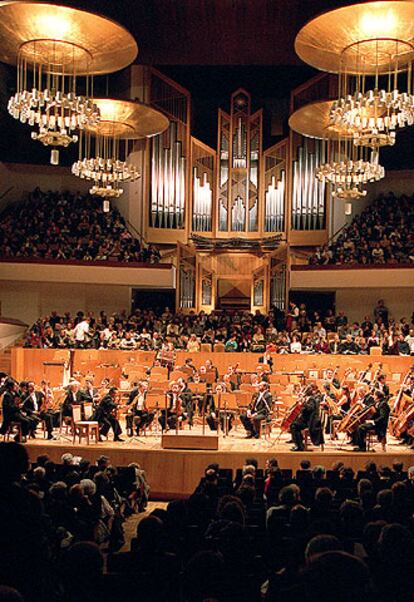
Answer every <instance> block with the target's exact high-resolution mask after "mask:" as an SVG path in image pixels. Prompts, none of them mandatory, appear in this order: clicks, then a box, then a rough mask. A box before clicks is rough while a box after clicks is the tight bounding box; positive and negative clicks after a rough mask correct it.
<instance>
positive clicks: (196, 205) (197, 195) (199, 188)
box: [193, 167, 213, 232]
mask: <svg viewBox="0 0 414 602" xmlns="http://www.w3.org/2000/svg"><path fill="white" fill-rule="evenodd" d="M207 177H208V175H207V173H206V172H204V173H203V175H202V177H201V178H200V177H199V176H198V175H197V168H196V167H195V168H194V172H193V230H194V231H196V232H211V216H212V209H213V191H212V190H211V186H210V182H209V181H208V179H207Z"/></svg>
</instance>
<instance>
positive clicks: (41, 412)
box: [23, 381, 59, 440]
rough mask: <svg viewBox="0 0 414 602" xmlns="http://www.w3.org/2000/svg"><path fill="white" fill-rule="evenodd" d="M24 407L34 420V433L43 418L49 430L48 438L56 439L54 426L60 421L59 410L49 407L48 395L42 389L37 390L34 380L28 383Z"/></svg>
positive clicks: (32, 432)
mask: <svg viewBox="0 0 414 602" xmlns="http://www.w3.org/2000/svg"><path fill="white" fill-rule="evenodd" d="M23 409H24V411H25V412H26V413H27V415H28V416H29V417H30V418H32V420H33V422H34V425H33V426H34V429H32V431H31V434H32V435H34V431H35V430H36V426H37V423H38V422H39V420H43V422H44V424H45V427H46V431H47V438H48V439H49V440H50V439H54V437H53V428H54V427H55V426H57V423H58V422H59V412H53V410H52V409H50V408H49V404H48V402H47V400H46V395H45V394H44V393H43V392H42V391H36V390H35V384H34V382H33V381H30V382H28V383H27V397H26V399H25V400H24V401H23Z"/></svg>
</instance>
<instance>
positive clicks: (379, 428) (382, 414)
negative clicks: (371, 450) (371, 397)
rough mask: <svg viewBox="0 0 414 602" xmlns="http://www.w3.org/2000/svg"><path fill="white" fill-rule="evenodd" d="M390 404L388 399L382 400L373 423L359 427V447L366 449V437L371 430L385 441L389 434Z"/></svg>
mask: <svg viewBox="0 0 414 602" xmlns="http://www.w3.org/2000/svg"><path fill="white" fill-rule="evenodd" d="M390 411H391V410H390V406H389V405H388V402H387V400H386V399H383V400H381V401H380V402H379V403H378V405H377V407H376V409H375V413H374V415H373V416H372V419H371V420H372V423H370V422H368V423H365V424H361V426H360V427H358V429H357V436H356V440H357V443H358V447H359V449H361V450H363V451H366V448H367V446H366V437H367V434H368V432H369V431H375V434H376V435H377V437H378V440H379V441H383V440H384V439H385V437H386V434H387V428H388V420H389V417H390Z"/></svg>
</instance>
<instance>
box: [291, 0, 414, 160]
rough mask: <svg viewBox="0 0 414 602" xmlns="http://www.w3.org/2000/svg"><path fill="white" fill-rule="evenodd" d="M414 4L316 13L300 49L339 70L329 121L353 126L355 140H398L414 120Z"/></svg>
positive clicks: (312, 60)
mask: <svg viewBox="0 0 414 602" xmlns="http://www.w3.org/2000/svg"><path fill="white" fill-rule="evenodd" d="M413 39H414V3H413V2H407V1H404V0H402V1H400V0H392V1H390V0H388V1H380V2H377V1H374V2H367V3H364V4H355V5H351V6H346V7H344V8H340V9H336V10H333V11H330V12H328V13H325V14H323V15H321V16H319V17H316V18H315V19H313V20H312V21H310V22H309V23H308V24H307V25H305V26H304V27H303V28H302V30H301V31H300V32H299V34H298V36H297V38H296V42H295V48H296V51H297V53H298V55H299V56H300V57H301V58H302V59H303V60H305V61H306V62H307V63H309V64H310V65H312V66H314V67H317V68H318V69H321V70H323V71H328V72H330V73H338V74H339V79H338V98H337V100H336V101H335V102H334V103H333V104H332V107H331V110H330V115H329V126H330V127H331V128H332V129H333V130H335V131H336V132H340V133H341V132H342V131H344V130H346V131H351V132H352V135H353V140H354V144H355V145H357V146H367V147H371V148H373V149H378V148H380V147H381V146H392V145H393V144H395V138H396V132H397V130H398V129H401V128H404V127H406V126H410V125H413V124H414V89H413V80H412V62H413V60H414V44H413Z"/></svg>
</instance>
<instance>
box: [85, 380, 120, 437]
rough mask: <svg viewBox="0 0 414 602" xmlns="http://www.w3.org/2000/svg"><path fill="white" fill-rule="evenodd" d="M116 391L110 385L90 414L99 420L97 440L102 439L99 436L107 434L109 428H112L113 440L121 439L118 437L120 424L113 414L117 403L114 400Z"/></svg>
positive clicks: (93, 418)
mask: <svg viewBox="0 0 414 602" xmlns="http://www.w3.org/2000/svg"><path fill="white" fill-rule="evenodd" d="M117 391H118V389H117V388H116V387H111V388H110V389H109V391H108V393H107V394H106V395H105V397H103V398H102V399H101V402H100V403H99V405H98V407H97V408H96V410H95V412H94V414H93V416H92V420H96V421H97V422H99V427H100V429H99V441H101V440H102V439H101V437H106V436H107V434H108V432H109V429H110V428H112V430H113V433H114V441H123V439H121V437H120V435H121V433H122V429H121V425H120V424H119V421H118V419H117V418H116V417H115V415H114V412H115V410H116V409H117V408H118V404H117V403H116V401H115V399H116V394H117Z"/></svg>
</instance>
